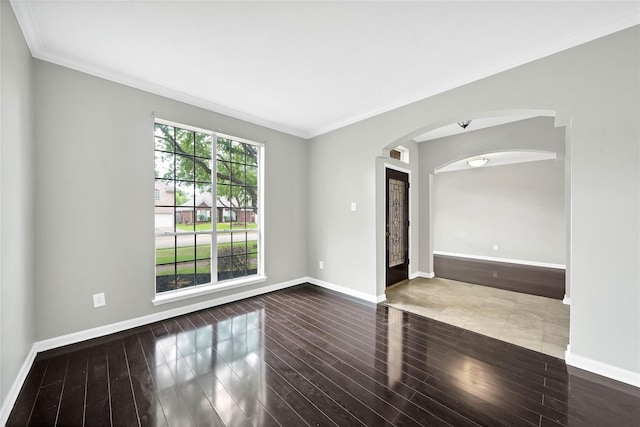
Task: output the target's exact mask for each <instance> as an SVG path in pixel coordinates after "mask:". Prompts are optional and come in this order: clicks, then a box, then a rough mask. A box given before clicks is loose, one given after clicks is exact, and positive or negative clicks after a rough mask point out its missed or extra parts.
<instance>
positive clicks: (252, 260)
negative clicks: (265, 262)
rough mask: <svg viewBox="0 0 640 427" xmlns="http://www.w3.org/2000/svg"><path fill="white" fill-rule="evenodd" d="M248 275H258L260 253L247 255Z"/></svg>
mask: <svg viewBox="0 0 640 427" xmlns="http://www.w3.org/2000/svg"><path fill="white" fill-rule="evenodd" d="M247 273H248V274H258V253H252V254H248V255H247Z"/></svg>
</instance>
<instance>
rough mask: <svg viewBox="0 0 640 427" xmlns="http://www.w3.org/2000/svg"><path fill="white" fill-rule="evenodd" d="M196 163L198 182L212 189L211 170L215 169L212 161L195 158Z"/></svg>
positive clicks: (196, 178)
mask: <svg viewBox="0 0 640 427" xmlns="http://www.w3.org/2000/svg"><path fill="white" fill-rule="evenodd" d="M194 162H195V167H196V172H195V180H196V181H198V182H202V183H206V184H207V185H208V186H209V187H211V170H212V168H213V163H212V161H211V159H203V158H201V157H195V158H194Z"/></svg>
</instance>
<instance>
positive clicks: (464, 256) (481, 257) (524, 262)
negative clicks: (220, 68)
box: [433, 251, 567, 270]
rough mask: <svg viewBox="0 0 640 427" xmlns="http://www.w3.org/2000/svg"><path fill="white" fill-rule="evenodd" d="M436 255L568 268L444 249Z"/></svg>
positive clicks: (435, 252)
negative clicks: (445, 250)
mask: <svg viewBox="0 0 640 427" xmlns="http://www.w3.org/2000/svg"><path fill="white" fill-rule="evenodd" d="M433 254H434V255H443V256H454V257H458V258H470V259H479V260H483V261H496V262H506V263H509V264H522V265H531V266H534V267H547V268H557V269H560V270H565V269H566V268H567V266H566V265H564V264H552V263H549V262H538V261H525V260H521V259H510V258H497V257H491V256H483V255H469V254H459V253H456V252H444V251H433Z"/></svg>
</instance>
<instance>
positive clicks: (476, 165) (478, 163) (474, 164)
mask: <svg viewBox="0 0 640 427" xmlns="http://www.w3.org/2000/svg"><path fill="white" fill-rule="evenodd" d="M488 161H489V159H487V158H486V157H480V158H477V159H469V160H467V164H468V165H469V166H471V167H472V168H479V167H480V166H484V165H485V164H486V163H487V162H488Z"/></svg>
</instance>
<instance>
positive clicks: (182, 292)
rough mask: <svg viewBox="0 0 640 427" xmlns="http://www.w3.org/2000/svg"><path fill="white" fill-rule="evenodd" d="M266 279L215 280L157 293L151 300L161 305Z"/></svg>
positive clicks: (262, 277)
mask: <svg viewBox="0 0 640 427" xmlns="http://www.w3.org/2000/svg"><path fill="white" fill-rule="evenodd" d="M266 280H267V277H266V276H260V275H258V276H248V277H246V278H242V279H232V280H231V281H229V283H225V282H216V283H212V284H209V285H202V286H196V287H194V288H190V289H178V290H175V291H168V292H163V293H161V294H158V295H156V297H155V298H154V299H153V300H151V302H152V303H153V305H162V304H167V303H170V302H175V301H181V300H184V299H188V298H194V297H199V296H202V295H207V294H211V293H215V292H222V291H226V290H229V289H233V288H239V287H241V286H249V285H255V284H256V283H262V282H264V281H266Z"/></svg>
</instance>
